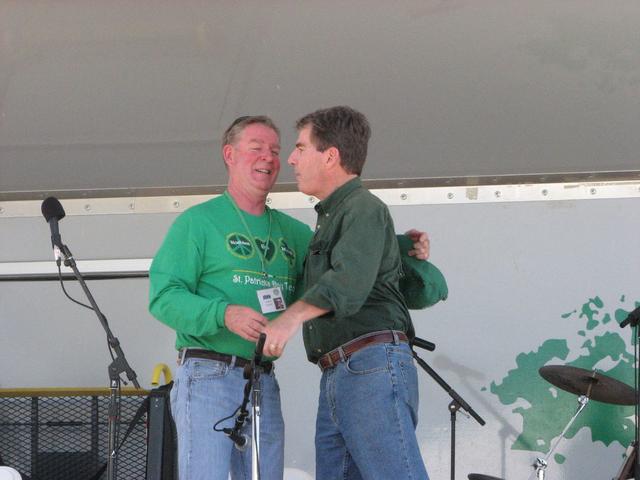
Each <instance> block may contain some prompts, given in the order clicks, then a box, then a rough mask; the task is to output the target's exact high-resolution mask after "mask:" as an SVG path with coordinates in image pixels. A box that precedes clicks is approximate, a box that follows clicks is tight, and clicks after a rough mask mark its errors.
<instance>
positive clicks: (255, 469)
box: [245, 333, 267, 480]
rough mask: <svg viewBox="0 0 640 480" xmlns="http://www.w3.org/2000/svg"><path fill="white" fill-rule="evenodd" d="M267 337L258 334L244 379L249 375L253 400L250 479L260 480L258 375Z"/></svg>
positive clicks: (260, 370) (259, 394) (262, 368)
mask: <svg viewBox="0 0 640 480" xmlns="http://www.w3.org/2000/svg"><path fill="white" fill-rule="evenodd" d="M266 338H267V336H266V335H265V334H264V333H261V334H260V338H259V339H258V343H257V345H256V350H255V353H254V356H253V360H251V365H250V367H249V368H250V369H251V371H250V372H245V378H246V377H247V373H249V377H250V380H249V381H250V382H251V384H252V385H253V399H252V401H251V404H252V405H251V407H252V408H251V419H252V430H251V435H252V437H253V442H252V443H251V479H252V480H260V406H261V405H260V402H261V401H262V395H261V393H262V392H261V390H260V374H261V373H262V372H264V367H263V366H262V350H263V349H264V342H265V340H266Z"/></svg>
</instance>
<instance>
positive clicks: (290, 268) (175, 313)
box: [149, 193, 312, 359]
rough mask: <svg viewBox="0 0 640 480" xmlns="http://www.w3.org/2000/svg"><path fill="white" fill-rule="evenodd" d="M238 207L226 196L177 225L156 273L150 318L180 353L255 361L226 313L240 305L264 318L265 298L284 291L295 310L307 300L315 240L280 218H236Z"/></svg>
mask: <svg viewBox="0 0 640 480" xmlns="http://www.w3.org/2000/svg"><path fill="white" fill-rule="evenodd" d="M232 202H233V200H232V199H231V197H230V196H229V195H228V194H227V193H225V194H224V195H221V196H219V197H217V198H215V199H212V200H209V201H207V202H204V203H201V204H199V205H196V206H194V207H192V208H190V209H188V210H186V211H185V212H184V213H182V214H181V215H180V216H179V217H178V218H177V219H176V221H175V222H174V224H173V225H172V226H171V228H170V229H169V232H168V233H167V236H166V238H165V239H164V242H163V244H162V246H161V247H160V249H159V251H158V253H157V254H156V256H155V257H154V259H153V262H152V264H151V268H150V270H149V279H150V292H149V298H150V302H149V311H150V312H151V313H152V314H153V316H155V317H156V318H157V319H158V320H160V321H161V322H163V323H164V324H166V325H168V326H169V327H171V328H172V329H174V330H175V331H176V334H177V335H176V348H178V349H180V348H183V347H195V348H204V349H208V350H215V351H217V352H220V353H226V354H229V355H237V356H239V357H243V358H247V359H249V358H251V357H252V356H253V351H254V349H255V344H253V343H252V342H249V341H247V340H244V339H243V338H241V337H239V336H238V335H236V334H235V333H233V332H231V331H229V330H228V329H227V328H226V327H225V325H224V314H225V309H226V307H227V305H229V304H237V305H244V306H247V307H250V308H253V309H254V310H256V311H258V312H260V311H261V307H260V303H259V301H258V293H257V292H258V291H259V290H262V289H267V288H273V287H280V288H281V290H282V293H283V295H284V298H285V301H286V304H287V306H288V305H291V304H292V303H293V302H294V301H295V300H296V299H297V298H299V297H300V295H301V291H300V290H301V287H300V279H301V276H302V271H303V262H304V257H305V254H306V251H307V246H308V244H309V240H310V238H311V235H312V232H311V230H310V229H309V227H308V226H307V225H305V224H304V223H302V222H300V221H298V220H296V219H294V218H292V217H290V216H288V215H285V214H283V213H281V212H279V211H277V210H273V209H269V208H267V209H266V210H265V212H264V213H263V214H262V215H258V216H256V215H251V214H249V213H247V212H243V211H240V210H236V208H235V207H234V204H233V203H232ZM241 216H242V217H243V218H244V222H243V220H242V218H241ZM251 236H253V241H251ZM255 246H258V248H260V249H263V251H264V252H265V254H264V256H263V257H262V256H261V255H260V254H259V252H257V251H256V248H255ZM263 266H264V270H266V273H267V275H266V276H265V275H264V274H263ZM277 315H278V312H275V313H268V314H265V316H266V317H267V318H269V319H273V318H275V317H276V316H277Z"/></svg>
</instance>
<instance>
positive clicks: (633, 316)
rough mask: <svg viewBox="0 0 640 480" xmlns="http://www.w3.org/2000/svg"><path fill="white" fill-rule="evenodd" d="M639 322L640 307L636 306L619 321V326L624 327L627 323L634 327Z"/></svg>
mask: <svg viewBox="0 0 640 480" xmlns="http://www.w3.org/2000/svg"><path fill="white" fill-rule="evenodd" d="M639 322H640V307H638V308H636V309H635V310H634V311H633V312H631V313H630V314H629V315H628V316H627V318H625V319H624V320H623V321H622V322H620V328H624V327H626V326H627V325H629V324H631V326H632V327H635V326H636V325H638V323H639Z"/></svg>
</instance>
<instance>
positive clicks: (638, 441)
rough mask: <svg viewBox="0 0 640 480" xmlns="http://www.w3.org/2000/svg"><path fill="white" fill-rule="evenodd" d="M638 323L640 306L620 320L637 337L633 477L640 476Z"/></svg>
mask: <svg viewBox="0 0 640 480" xmlns="http://www.w3.org/2000/svg"><path fill="white" fill-rule="evenodd" d="M638 323H640V307H637V308H636V309H635V310H634V311H633V312H631V313H630V314H629V315H628V316H627V318H625V319H624V320H623V321H622V322H620V328H624V327H626V326H627V325H630V327H631V329H632V332H633V333H632V337H634V338H635V346H634V349H633V350H634V357H635V358H634V363H633V368H634V370H635V371H634V381H635V385H634V389H635V393H636V403H635V414H634V416H635V438H634V445H635V446H634V448H635V451H636V455H635V461H634V462H633V463H634V465H633V478H640V455H638V448H639V446H640V425H638V420H640V415H639V411H640V368H638V361H639V359H638V345H639V343H638V342H640V330H639V328H638Z"/></svg>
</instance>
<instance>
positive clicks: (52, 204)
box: [40, 197, 66, 265]
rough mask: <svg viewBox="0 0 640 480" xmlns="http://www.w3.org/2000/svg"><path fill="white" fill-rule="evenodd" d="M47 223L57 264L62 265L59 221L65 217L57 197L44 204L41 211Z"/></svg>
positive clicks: (47, 200)
mask: <svg viewBox="0 0 640 480" xmlns="http://www.w3.org/2000/svg"><path fill="white" fill-rule="evenodd" d="M40 210H41V211H42V215H43V216H44V219H45V221H46V222H47V223H48V224H49V228H50V229H51V246H52V247H53V256H54V258H55V260H56V263H57V264H58V265H60V260H61V259H62V254H61V253H60V249H61V248H62V239H61V238H60V231H59V230H58V221H60V220H62V219H63V218H64V217H65V215H66V214H65V213H64V208H62V204H61V203H60V202H59V201H58V199H57V198H56V197H49V198H47V199H46V200H45V201H44V202H42V207H41V209H40Z"/></svg>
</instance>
